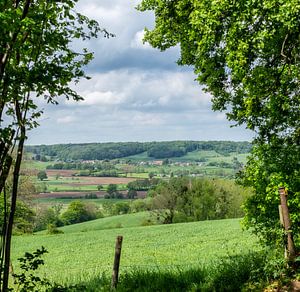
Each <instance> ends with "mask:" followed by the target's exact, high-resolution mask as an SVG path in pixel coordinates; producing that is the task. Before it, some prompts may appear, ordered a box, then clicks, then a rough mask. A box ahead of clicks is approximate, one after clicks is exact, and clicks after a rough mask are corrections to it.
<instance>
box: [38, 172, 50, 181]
mask: <svg viewBox="0 0 300 292" xmlns="http://www.w3.org/2000/svg"><path fill="white" fill-rule="evenodd" d="M37 178H38V179H39V180H41V181H43V180H44V179H47V178H48V176H47V173H46V171H44V170H42V171H39V172H38V174H37Z"/></svg>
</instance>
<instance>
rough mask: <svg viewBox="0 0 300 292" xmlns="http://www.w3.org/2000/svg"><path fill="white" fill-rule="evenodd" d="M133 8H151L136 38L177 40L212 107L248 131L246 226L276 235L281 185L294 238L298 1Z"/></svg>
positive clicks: (160, 44)
mask: <svg viewBox="0 0 300 292" xmlns="http://www.w3.org/2000/svg"><path fill="white" fill-rule="evenodd" d="M138 9H139V10H141V11H146V10H153V11H154V13H155V27H154V28H153V29H152V30H148V29H146V34H145V38H144V40H145V41H147V42H149V43H150V44H151V45H152V46H153V47H155V48H159V49H161V50H166V49H168V48H170V47H173V46H176V45H179V46H180V49H181V55H180V58H179V60H178V63H179V64H180V65H191V66H193V67H194V71H195V73H196V75H197V80H198V82H199V83H200V84H201V85H203V86H204V87H205V90H207V91H208V92H210V93H211V94H212V96H213V99H212V101H213V109H214V110H220V111H226V112H227V118H228V119H229V120H230V121H234V122H235V123H236V125H246V127H247V128H248V129H250V130H252V131H254V132H255V133H256V135H255V136H256V138H255V139H254V145H255V148H256V149H255V150H254V151H253V152H252V158H251V159H249V161H248V164H247V167H246V169H245V172H244V175H243V176H244V177H245V180H244V181H243V180H242V181H243V182H246V183H248V185H249V184H250V185H251V186H252V187H253V188H254V190H255V196H254V197H253V198H252V199H250V200H249V201H248V203H247V204H246V205H245V208H246V217H247V219H246V222H247V226H248V227H254V228H255V231H258V232H259V234H261V235H263V237H264V239H265V240H267V241H268V242H272V243H273V244H274V243H275V242H276V241H278V239H279V237H278V236H275V234H274V232H275V233H277V234H278V233H280V229H278V228H273V227H274V226H278V224H277V222H278V220H277V218H278V215H277V206H276V205H277V202H278V195H277V190H276V188H277V187H278V186H286V187H287V188H288V189H289V194H290V199H289V207H290V211H291V217H292V222H293V225H294V232H295V235H296V237H299V229H297V227H296V226H299V179H298V178H299V161H300V160H299V155H300V154H299V153H300V151H299V150H300V148H299V147H300V146H299V141H300V131H299V129H300V119H299V117H300V98H299V70H300V66H299V65H300V58H299V56H300V51H299V48H300V46H299V44H300V38H299V35H300V19H299V17H298V15H299V13H300V6H299V5H296V2H295V3H294V2H286V1H273V0H266V1H250V0H247V1H242V2H241V1H230V0H222V1H196V0H192V1H189V0H178V1H168V0H142V1H141V4H140V5H139V6H138ZM261 213H262V214H261ZM275 222H276V223H275ZM270 227H271V228H270ZM261 229H262V232H260V230H261ZM271 233H273V234H272V236H270V237H269V235H270V234H271Z"/></svg>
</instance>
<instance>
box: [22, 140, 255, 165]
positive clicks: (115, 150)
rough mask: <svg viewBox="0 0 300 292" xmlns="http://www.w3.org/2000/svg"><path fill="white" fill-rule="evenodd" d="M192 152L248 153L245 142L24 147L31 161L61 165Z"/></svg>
mask: <svg viewBox="0 0 300 292" xmlns="http://www.w3.org/2000/svg"><path fill="white" fill-rule="evenodd" d="M196 150H208V151H216V152H217V153H219V154H222V155H229V154H230V153H232V152H236V153H248V152H249V151H250V150H251V144H250V143H249V142H232V141H168V142H144V143H140V142H119V143H89V144H57V145H37V146H27V147H26V151H27V152H31V153H33V154H35V158H36V159H37V160H39V159H38V158H41V157H42V158H43V159H44V158H45V157H46V156H47V157H50V158H56V159H58V160H62V161H76V160H106V159H107V160H111V159H118V158H123V157H128V156H131V155H136V154H141V153H144V152H147V156H148V157H151V158H155V159H165V158H171V157H180V156H184V155H185V154H187V153H188V152H192V151H196Z"/></svg>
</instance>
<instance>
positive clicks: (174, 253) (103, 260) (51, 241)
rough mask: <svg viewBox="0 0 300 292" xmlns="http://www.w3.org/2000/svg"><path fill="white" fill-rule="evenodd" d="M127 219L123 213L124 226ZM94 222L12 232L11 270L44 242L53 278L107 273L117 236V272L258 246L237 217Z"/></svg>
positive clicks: (188, 264) (191, 262) (46, 269)
mask: <svg viewBox="0 0 300 292" xmlns="http://www.w3.org/2000/svg"><path fill="white" fill-rule="evenodd" d="M121 218H122V217H121ZM125 218H126V216H123V218H122V222H123V223H122V224H124V225H125V223H124V222H125ZM111 219H112V220H116V219H113V218H111ZM102 220H104V219H102ZM128 220H129V219H128ZM131 220H133V219H132V218H131ZM102 222H104V221H102ZM98 223H99V224H100V225H101V224H104V223H101V220H99V221H97V222H96V221H94V222H93V221H91V222H89V223H86V224H85V225H77V226H70V227H65V229H64V230H65V233H64V234H59V235H42V234H38V235H37V234H36V235H33V236H19V237H14V239H13V264H14V266H15V269H16V270H17V269H18V268H17V265H16V259H17V258H18V257H20V256H22V255H23V254H24V252H25V251H34V250H36V249H37V248H40V247H41V246H45V247H46V248H47V249H48V251H49V254H48V255H46V257H45V262H46V264H45V266H43V267H42V269H41V272H40V274H41V275H47V277H48V278H50V279H52V280H55V281H57V282H68V283H79V282H82V281H83V280H84V279H86V278H88V277H91V276H94V275H100V274H102V273H103V272H104V273H107V274H108V275H109V274H110V273H111V267H112V263H113V255H114V245H115V239H116V236H117V235H123V237H124V239H123V249H122V259H121V271H120V272H121V274H122V273H124V272H126V271H127V272H130V271H133V270H136V269H139V270H144V269H145V270H149V269H154V270H155V269H160V270H166V269H177V268H178V267H180V268H182V269H189V268H192V267H198V266H199V265H209V264H210V263H211V262H212V261H214V260H216V259H218V258H220V257H223V256H226V255H228V254H232V255H239V254H245V253H247V252H248V251H249V250H255V249H257V247H255V243H256V239H255V238H254V237H252V236H251V235H250V234H249V233H247V232H244V231H242V230H241V227H240V224H239V220H236V219H230V220H229V219H227V220H219V221H204V222H193V223H183V224H174V225H160V226H158V225H155V226H147V227H130V228H118V229H105V230H98V227H97V226H96V225H97V224H98ZM128 224H129V223H128ZM132 224H133V223H132ZM100 225H99V226H100ZM103 226H104V225H103ZM89 229H91V231H89ZM82 231H85V232H82Z"/></svg>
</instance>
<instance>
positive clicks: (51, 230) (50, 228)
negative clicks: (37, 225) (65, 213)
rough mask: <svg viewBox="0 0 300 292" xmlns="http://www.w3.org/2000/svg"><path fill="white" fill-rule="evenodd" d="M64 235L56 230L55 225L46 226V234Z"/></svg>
mask: <svg viewBox="0 0 300 292" xmlns="http://www.w3.org/2000/svg"><path fill="white" fill-rule="evenodd" d="M62 233H64V232H63V231H62V230H60V229H57V226H56V225H55V224H51V223H50V224H48V225H47V234H62Z"/></svg>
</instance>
